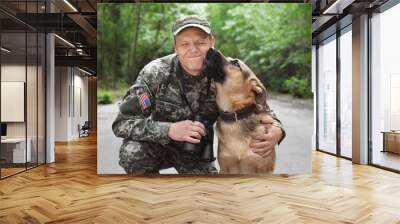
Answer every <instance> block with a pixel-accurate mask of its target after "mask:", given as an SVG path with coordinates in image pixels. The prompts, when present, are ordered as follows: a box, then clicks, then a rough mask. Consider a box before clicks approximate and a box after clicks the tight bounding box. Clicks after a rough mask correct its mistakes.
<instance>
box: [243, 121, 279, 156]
mask: <svg viewBox="0 0 400 224" xmlns="http://www.w3.org/2000/svg"><path fill="white" fill-rule="evenodd" d="M272 122H273V119H272V118H271V117H268V118H265V119H263V120H262V121H261V123H262V124H263V125H264V127H265V133H263V134H252V135H251V137H252V140H251V141H250V149H251V150H252V151H253V152H254V153H256V154H258V155H260V156H262V157H263V158H266V157H268V156H269V155H270V154H271V153H272V152H273V150H275V145H276V144H277V143H278V141H279V140H280V139H281V137H282V129H281V128H279V127H276V126H274V125H272Z"/></svg>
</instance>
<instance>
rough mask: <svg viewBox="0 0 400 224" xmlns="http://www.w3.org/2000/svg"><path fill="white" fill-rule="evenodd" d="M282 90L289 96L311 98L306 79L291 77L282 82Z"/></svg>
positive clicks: (309, 87)
mask: <svg viewBox="0 0 400 224" xmlns="http://www.w3.org/2000/svg"><path fill="white" fill-rule="evenodd" d="M283 88H284V90H285V91H287V92H288V93H290V94H291V95H293V96H295V97H299V98H307V97H310V96H312V93H311V86H310V84H309V82H308V80H307V79H304V78H298V77H296V76H292V77H290V78H289V79H287V80H285V81H284V82H283Z"/></svg>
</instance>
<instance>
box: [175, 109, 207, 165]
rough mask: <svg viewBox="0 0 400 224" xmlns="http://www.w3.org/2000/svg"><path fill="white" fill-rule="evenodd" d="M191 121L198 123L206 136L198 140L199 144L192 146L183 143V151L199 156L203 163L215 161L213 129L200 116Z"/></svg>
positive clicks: (191, 144)
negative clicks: (201, 125)
mask: <svg viewBox="0 0 400 224" xmlns="http://www.w3.org/2000/svg"><path fill="white" fill-rule="evenodd" d="M193 121H198V122H200V123H202V124H203V125H204V126H205V127H206V130H205V131H206V135H205V136H203V137H202V138H201V139H200V143H198V144H193V143H190V142H185V144H184V145H183V150H185V151H186V152H189V153H193V154H194V153H196V154H199V155H200V157H201V158H200V159H201V160H203V161H205V162H212V161H214V160H215V157H214V151H213V145H214V129H213V126H212V125H208V124H207V122H205V121H204V120H203V119H202V117H201V116H200V115H195V116H194V120H193Z"/></svg>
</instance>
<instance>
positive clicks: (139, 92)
mask: <svg viewBox="0 0 400 224" xmlns="http://www.w3.org/2000/svg"><path fill="white" fill-rule="evenodd" d="M149 70H151V69H146V67H145V68H144V69H143V70H142V71H141V72H140V74H139V76H138V78H137V80H136V82H135V84H134V85H133V86H132V87H131V88H129V90H128V92H127V93H126V95H125V96H124V98H123V100H122V102H121V104H120V106H119V113H118V116H117V118H116V119H115V121H114V122H113V124H112V129H113V132H114V134H115V136H117V137H121V138H131V139H133V140H136V141H151V142H158V143H161V144H164V145H165V144H168V142H169V141H170V138H169V137H168V130H169V127H170V123H169V122H160V121H154V120H152V119H151V111H152V108H154V97H155V95H154V94H155V90H156V89H157V84H156V83H155V82H154V79H159V78H160V77H157V74H151V73H149V72H148V71H149ZM147 79H152V80H153V81H152V82H151V84H150V82H148V81H147Z"/></svg>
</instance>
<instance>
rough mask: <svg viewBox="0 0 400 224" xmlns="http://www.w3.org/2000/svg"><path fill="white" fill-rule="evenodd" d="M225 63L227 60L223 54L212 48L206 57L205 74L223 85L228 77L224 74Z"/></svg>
mask: <svg viewBox="0 0 400 224" xmlns="http://www.w3.org/2000/svg"><path fill="white" fill-rule="evenodd" d="M225 63H226V59H225V57H224V56H223V55H222V53H221V52H220V51H219V50H217V49H215V48H210V49H209V50H208V51H207V55H206V60H205V64H206V67H205V73H206V74H207V75H208V76H209V77H210V78H212V79H213V80H214V81H215V82H219V83H223V82H224V81H225V77H226V75H225V72H224V64H225Z"/></svg>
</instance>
